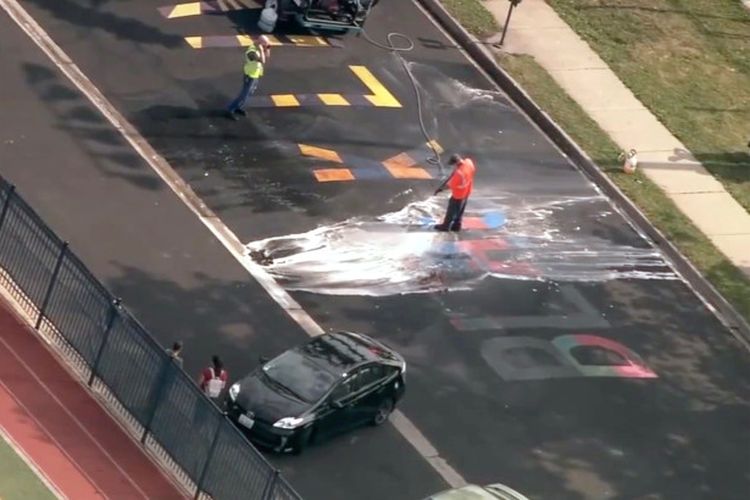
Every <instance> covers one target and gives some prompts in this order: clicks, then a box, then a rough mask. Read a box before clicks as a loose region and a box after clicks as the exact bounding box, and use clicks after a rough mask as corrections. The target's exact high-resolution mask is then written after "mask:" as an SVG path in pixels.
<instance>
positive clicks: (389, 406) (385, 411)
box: [372, 398, 394, 425]
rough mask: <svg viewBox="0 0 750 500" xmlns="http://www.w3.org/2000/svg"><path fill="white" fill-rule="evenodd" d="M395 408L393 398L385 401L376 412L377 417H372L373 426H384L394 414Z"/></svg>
mask: <svg viewBox="0 0 750 500" xmlns="http://www.w3.org/2000/svg"><path fill="white" fill-rule="evenodd" d="M393 406H394V405H393V400H392V399H391V398H387V399H384V400H383V401H382V402H381V403H380V406H378V409H377V410H376V411H375V415H373V417H372V425H382V424H384V423H385V422H386V420H388V417H389V416H390V415H391V413H393Z"/></svg>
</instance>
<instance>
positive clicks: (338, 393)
mask: <svg viewBox="0 0 750 500" xmlns="http://www.w3.org/2000/svg"><path fill="white" fill-rule="evenodd" d="M352 392H353V391H352V379H351V378H348V379H346V380H344V381H342V382H341V383H340V384H339V385H338V387H336V388H335V389H334V390H333V392H331V401H338V400H340V399H345V398H346V397H348V396H349V395H350V394H352Z"/></svg>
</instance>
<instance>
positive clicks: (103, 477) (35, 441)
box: [0, 301, 186, 500]
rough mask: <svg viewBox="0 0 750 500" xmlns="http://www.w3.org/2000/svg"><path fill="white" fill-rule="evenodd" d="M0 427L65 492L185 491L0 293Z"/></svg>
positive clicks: (120, 495)
mask: <svg viewBox="0 0 750 500" xmlns="http://www.w3.org/2000/svg"><path fill="white" fill-rule="evenodd" d="M0 427H2V428H3V429H4V431H5V433H6V434H7V435H8V436H10V438H11V440H12V441H13V442H14V443H13V444H14V445H15V446H16V447H18V448H20V451H22V452H23V453H24V454H25V455H26V458H27V459H28V460H30V461H31V462H32V463H33V464H34V465H35V466H36V468H37V470H39V471H41V473H42V474H43V475H44V476H45V479H46V480H47V482H48V483H51V484H52V485H53V486H54V488H55V489H57V492H58V493H59V494H61V495H62V496H63V497H67V498H70V499H75V500H78V499H90V498H91V499H94V498H108V499H113V500H115V499H116V500H120V499H142V498H149V499H159V500H161V499H165V500H166V499H176V498H186V497H185V495H184V494H182V493H181V492H180V491H179V490H178V489H177V487H175V486H174V485H173V484H172V483H171V482H170V481H169V480H168V479H167V478H166V476H165V475H164V474H162V472H161V471H160V470H159V469H158V468H157V466H156V465H155V464H154V463H153V462H152V461H151V460H150V459H149V458H148V457H147V456H146V455H145V454H144V453H143V452H142V451H141V449H140V448H139V447H138V445H137V444H136V443H135V442H134V441H133V440H132V439H131V438H130V437H129V436H127V435H126V434H125V432H124V431H123V430H122V429H121V428H120V427H119V426H118V425H117V424H116V423H115V422H114V421H113V420H112V418H111V417H110V416H109V415H108V414H107V412H106V411H105V410H104V409H103V408H102V407H101V406H99V404H98V403H97V402H96V401H95V400H94V399H93V397H92V396H91V395H90V394H89V393H88V392H86V390H85V389H84V388H83V387H82V386H81V385H80V384H79V383H78V382H77V381H76V380H75V379H74V378H73V377H72V376H71V375H70V374H69V373H68V372H67V371H66V370H65V369H64V368H63V367H62V366H61V365H60V364H59V362H58V361H57V359H56V358H55V357H54V356H53V355H52V354H51V353H50V351H49V350H48V349H47V347H46V346H45V345H44V344H42V341H41V340H40V339H39V338H38V337H37V336H36V334H35V333H34V332H33V331H32V330H31V329H30V328H29V327H28V326H27V325H25V324H24V323H23V322H22V321H21V320H20V319H19V318H18V317H17V316H16V315H15V314H14V313H13V312H11V310H10V309H9V308H8V307H7V304H5V303H4V302H2V301H0Z"/></svg>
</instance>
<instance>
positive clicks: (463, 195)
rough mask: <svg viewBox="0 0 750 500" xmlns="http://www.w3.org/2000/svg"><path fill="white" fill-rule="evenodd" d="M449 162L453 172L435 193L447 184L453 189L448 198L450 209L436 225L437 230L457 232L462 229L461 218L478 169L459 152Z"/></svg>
mask: <svg viewBox="0 0 750 500" xmlns="http://www.w3.org/2000/svg"><path fill="white" fill-rule="evenodd" d="M448 163H449V165H451V166H453V167H454V168H453V172H451V174H450V176H448V178H447V179H446V180H445V181H443V183H442V184H441V185H440V187H439V188H437V190H436V191H435V194H436V195H437V194H438V193H440V192H441V191H442V190H443V189H445V187H446V186H447V187H449V188H450V189H451V197H450V200H448V209H447V210H446V211H445V218H444V219H443V222H442V224H438V225H436V226H435V230H436V231H456V232H457V231H460V230H461V219H463V216H464V210H465V209H466V202H467V201H469V195H471V191H472V190H473V189H474V173H475V172H476V171H477V169H476V167H475V166H474V162H473V161H472V160H471V159H470V158H463V157H462V156H461V155H457V154H456V155H453V156H451V158H450V161H449V162H448Z"/></svg>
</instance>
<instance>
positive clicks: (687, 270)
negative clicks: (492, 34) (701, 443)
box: [417, 0, 750, 349]
mask: <svg viewBox="0 0 750 500" xmlns="http://www.w3.org/2000/svg"><path fill="white" fill-rule="evenodd" d="M417 1H418V2H419V4H421V5H422V7H424V8H425V10H427V11H428V12H429V13H430V14H431V15H432V16H433V17H434V18H435V19H436V20H437V22H438V23H439V24H440V25H441V26H442V27H443V28H444V29H445V30H446V31H447V32H448V33H449V34H450V36H452V37H453V39H454V40H456V42H458V44H459V45H460V46H461V47H462V48H463V49H464V50H465V51H466V52H467V53H468V54H469V55H470V56H471V58H472V59H473V60H474V61H475V62H476V63H477V64H478V65H479V67H481V68H482V69H483V70H484V71H485V72H487V74H488V75H489V76H490V78H492V80H493V81H494V82H495V83H496V84H497V85H498V86H500V88H501V89H502V90H503V91H504V92H505V93H506V94H508V97H510V98H511V99H512V100H513V101H514V102H515V103H516V104H517V105H518V107H520V108H521V109H522V110H523V111H524V112H525V113H526V114H527V115H528V117H529V118H531V120H532V121H533V122H534V123H535V124H536V125H537V126H538V127H539V128H540V129H542V131H543V132H544V133H545V134H546V135H547V136H548V137H549V138H550V139H551V140H552V142H554V143H555V144H556V145H557V147H559V148H560V149H561V150H562V151H563V153H565V154H566V155H567V156H568V158H570V160H571V161H572V162H573V163H574V164H575V165H577V166H578V167H579V168H580V169H581V170H582V171H583V172H584V173H585V174H586V175H587V176H588V177H589V178H590V179H591V180H592V181H593V182H594V183H595V184H596V185H597V186H598V187H599V188H600V189H601V190H602V192H604V194H606V195H607V196H608V197H610V198H612V199H613V200H615V202H616V204H617V206H618V207H619V208H620V209H621V210H622V211H623V212H625V213H626V214H627V216H628V217H630V219H631V220H632V221H633V223H634V224H635V225H636V226H637V227H638V228H639V229H640V230H641V231H643V232H644V233H645V234H646V235H647V236H648V237H649V238H651V239H652V240H653V241H654V243H655V244H656V245H657V246H658V247H659V248H660V250H661V251H662V252H663V253H664V254H665V255H666V256H667V258H668V259H669V260H670V261H671V262H672V264H673V265H674V267H675V268H676V269H677V271H678V272H679V273H680V274H681V275H682V277H683V278H684V279H685V281H687V283H688V284H689V285H690V286H691V287H692V288H693V289H694V290H695V291H696V292H697V293H698V294H699V295H700V296H701V297H703V299H704V300H705V301H706V302H707V303H708V305H709V308H711V309H712V310H713V312H714V313H715V314H716V315H717V317H718V318H719V319H720V320H721V322H722V323H723V324H724V325H725V326H726V327H727V328H728V329H729V331H730V332H731V333H732V335H734V336H735V338H737V339H738V340H739V341H740V342H741V343H742V344H743V345H744V346H745V347H746V348H748V349H750V324H748V323H747V322H746V321H745V320H744V318H743V317H742V316H741V315H740V314H739V313H738V312H737V311H736V310H735V309H734V307H733V306H732V305H731V304H730V303H729V302H727V300H726V299H725V298H724V297H723V296H722V295H721V294H720V293H719V292H718V291H717V290H716V289H715V288H714V286H713V285H712V284H711V283H709V281H708V280H707V279H705V278H704V277H703V275H702V274H701V273H700V271H699V270H698V269H696V268H695V267H694V266H693V264H692V263H691V262H690V261H689V260H688V259H687V258H686V257H685V256H684V255H682V254H681V253H680V251H679V250H678V249H677V248H676V247H675V246H674V245H673V244H672V242H670V241H669V240H668V239H667V238H666V237H665V236H664V235H663V234H662V233H661V232H660V231H659V230H658V229H656V227H654V225H653V224H651V222H650V221H649V220H648V219H647V218H646V216H645V215H644V214H643V213H642V212H641V211H640V209H639V208H638V207H637V206H636V205H635V204H634V203H633V202H632V201H630V199H629V198H628V197H627V196H625V194H624V193H623V192H622V191H620V189H619V188H618V187H617V185H615V184H614V183H613V182H612V180H610V178H609V177H607V175H606V174H605V173H604V172H603V171H602V170H601V169H599V167H598V166H597V165H596V164H595V163H594V162H593V161H591V158H589V157H588V156H587V155H586V153H585V152H583V151H582V150H581V148H580V147H578V145H577V144H576V143H575V142H574V141H573V140H572V139H571V138H570V137H569V136H568V135H567V134H566V133H565V131H563V130H562V129H561V128H560V127H559V126H558V125H557V123H555V122H554V120H552V118H550V116H549V115H547V113H545V112H544V111H543V110H542V109H541V108H540V107H539V106H537V105H536V103H535V102H534V101H533V100H532V99H531V97H530V96H529V95H528V94H527V93H526V92H525V91H524V90H523V89H522V88H521V86H520V85H519V84H518V83H517V82H516V81H515V80H513V78H511V76H510V75H508V73H506V72H505V70H503V69H502V68H501V67H500V66H499V65H498V64H497V62H495V58H494V57H493V55H492V54H491V53H490V51H489V50H488V49H487V48H486V47H484V45H483V44H481V43H478V40H477V39H476V38H475V37H474V36H472V35H471V34H470V33H468V32H467V31H466V30H465V29H464V28H463V27H462V26H461V25H460V24H458V22H457V21H456V20H455V19H453V17H452V16H451V14H450V13H448V11H447V10H446V9H445V7H443V5H442V4H441V3H440V2H439V1H438V0H417ZM520 8H523V7H520Z"/></svg>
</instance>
